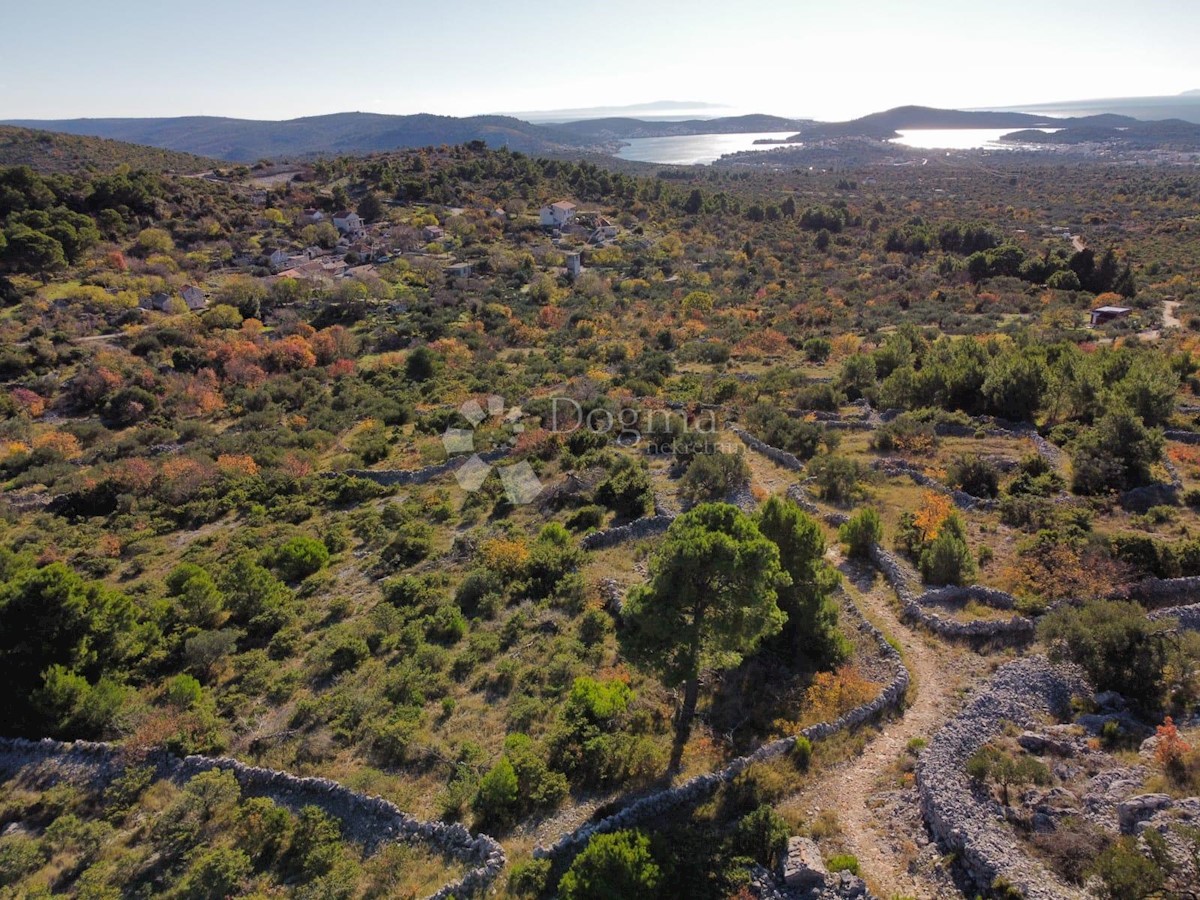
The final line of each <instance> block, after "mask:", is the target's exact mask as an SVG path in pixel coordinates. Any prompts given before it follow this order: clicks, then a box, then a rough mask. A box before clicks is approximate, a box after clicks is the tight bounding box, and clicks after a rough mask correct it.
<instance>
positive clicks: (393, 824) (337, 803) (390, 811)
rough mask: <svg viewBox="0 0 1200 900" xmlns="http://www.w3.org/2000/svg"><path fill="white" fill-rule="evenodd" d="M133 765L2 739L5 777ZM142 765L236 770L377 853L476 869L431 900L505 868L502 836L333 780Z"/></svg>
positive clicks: (481, 882) (150, 761)
mask: <svg viewBox="0 0 1200 900" xmlns="http://www.w3.org/2000/svg"><path fill="white" fill-rule="evenodd" d="M130 763H131V760H130V758H129V757H128V756H127V755H126V754H125V753H124V751H123V750H122V748H120V747H118V746H116V745H114V744H105V743H93V742H89V741H76V742H74V743H62V742H60V741H55V740H51V739H49V738H44V739H43V740H40V741H30V740H25V739H23V738H0V776H3V777H5V778H9V777H12V776H13V775H14V774H16V773H17V772H20V771H22V770H30V769H32V770H34V771H36V772H38V773H39V774H41V775H43V776H46V777H48V778H51V779H54V780H67V781H73V782H76V783H86V784H89V785H92V786H97V787H102V786H103V785H105V784H107V783H108V782H109V781H111V780H112V779H114V778H116V777H117V776H118V775H120V774H121V773H122V772H123V771H124V770H125V768H126V767H127V766H128V765H130ZM136 764H138V765H148V766H151V767H152V768H153V769H154V770H155V773H156V775H157V777H159V778H168V779H170V780H172V781H176V782H184V781H187V780H188V779H190V778H192V777H193V776H195V775H198V774H200V773H201V772H207V771H211V770H213V769H221V770H224V771H228V772H231V773H232V774H233V776H234V778H236V779H237V781H238V784H239V785H241V788H242V791H243V793H245V794H247V795H249V796H252V797H269V798H270V799H272V800H274V801H275V802H276V803H279V804H280V805H282V806H286V807H288V808H290V809H299V808H301V807H304V806H310V805H311V806H317V807H320V808H321V809H323V810H325V812H327V813H329V814H330V815H331V816H334V817H335V818H337V819H339V820H340V821H341V823H342V834H343V836H344V837H346V838H347V839H348V840H352V841H355V842H357V843H360V844H362V845H364V846H365V847H367V848H368V849H369V850H371V849H374V848H377V847H379V846H380V845H382V844H385V843H390V842H393V841H403V842H410V843H421V844H425V845H427V846H429V847H430V848H432V849H434V850H435V851H437V852H439V853H443V854H445V855H447V856H449V857H451V858H453V859H456V860H458V861H460V862H464V863H467V864H469V865H472V866H473V868H471V869H470V870H469V871H468V872H467V873H466V874H465V875H463V876H462V878H460V879H458V880H457V881H455V882H452V883H451V884H447V885H446V886H444V887H443V888H441V889H440V890H439V891H437V892H436V893H434V894H433V895H431V897H430V900H448V898H450V897H465V896H470V895H474V894H478V893H481V892H482V891H483V890H484V889H485V888H486V887H487V886H488V885H489V884H491V883H492V882H493V881H494V880H495V878H496V876H497V875H498V874H499V873H500V871H501V869H503V868H504V864H505V857H504V850H503V848H502V847H501V846H500V843H499V842H498V841H496V840H495V839H493V838H491V837H489V836H487V835H485V834H480V835H472V834H471V833H470V832H469V831H467V829H466V828H464V827H463V826H462V825H459V824H457V823H455V824H448V823H445V822H422V821H420V820H418V819H415V818H413V817H412V816H410V815H409V814H408V813H406V812H404V811H403V810H401V809H400V808H399V807H398V806H396V805H395V804H394V803H392V802H391V801H389V800H384V799H383V798H381V797H371V796H368V795H366V794H360V793H358V792H357V791H352V790H350V789H349V788H347V787H343V786H342V785H340V784H338V783H337V782H336V781H330V780H329V779H327V778H301V777H299V776H296V775H291V774H289V773H287V772H279V771H276V770H274V769H264V768H260V767H258V766H248V765H246V764H245V763H242V762H239V761H237V760H236V759H230V758H228V757H210V756H186V757H183V758H182V759H181V758H179V757H175V756H171V755H170V754H167V753H165V752H162V751H151V752H149V753H148V754H146V755H145V756H144V757H139V758H138V759H137V760H136Z"/></svg>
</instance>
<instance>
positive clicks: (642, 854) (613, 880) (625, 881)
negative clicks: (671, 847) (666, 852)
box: [558, 831, 662, 900]
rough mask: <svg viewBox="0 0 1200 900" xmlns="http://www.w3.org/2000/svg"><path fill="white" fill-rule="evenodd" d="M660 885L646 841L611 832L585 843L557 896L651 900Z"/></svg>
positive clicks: (631, 834)
mask: <svg viewBox="0 0 1200 900" xmlns="http://www.w3.org/2000/svg"><path fill="white" fill-rule="evenodd" d="M661 883H662V872H661V870H660V869H659V867H658V865H657V864H656V863H655V862H654V859H653V857H652V856H651V855H650V841H649V839H647V838H646V836H645V835H643V834H641V833H640V832H636V831H615V832H612V833H611V834H598V835H596V836H595V837H593V838H592V839H591V840H590V841H588V845H587V846H586V847H585V848H584V849H583V852H582V853H580V854H579V855H578V856H577V857H575V860H574V861H573V862H572V863H571V867H570V868H569V869H567V872H566V874H565V875H563V877H562V880H561V881H560V882H559V884H558V894H559V897H561V898H562V900H616V898H618V897H620V898H625V897H629V898H633V897H636V898H638V900H653V898H655V897H657V896H659V888H660V885H661Z"/></svg>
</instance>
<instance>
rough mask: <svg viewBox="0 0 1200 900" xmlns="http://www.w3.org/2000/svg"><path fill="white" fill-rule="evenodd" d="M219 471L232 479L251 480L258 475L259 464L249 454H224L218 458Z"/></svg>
mask: <svg viewBox="0 0 1200 900" xmlns="http://www.w3.org/2000/svg"><path fill="white" fill-rule="evenodd" d="M217 469H218V470H220V472H221V474H222V475H227V476H229V477H231V478H250V477H252V476H254V475H257V474H258V463H256V462H255V461H254V457H253V456H249V455H248V454H242V453H222V454H221V455H220V456H218V457H217Z"/></svg>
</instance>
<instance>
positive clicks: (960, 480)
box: [946, 454, 1000, 497]
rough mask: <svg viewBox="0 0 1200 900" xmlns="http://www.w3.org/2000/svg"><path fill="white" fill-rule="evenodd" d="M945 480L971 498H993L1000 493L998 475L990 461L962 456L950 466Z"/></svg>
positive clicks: (978, 457) (977, 457)
mask: <svg viewBox="0 0 1200 900" xmlns="http://www.w3.org/2000/svg"><path fill="white" fill-rule="evenodd" d="M946 480H947V482H948V483H949V484H950V486H951V487H953V488H958V489H959V490H961V491H966V492H967V493H968V494H970V495H971V496H973V497H995V496H996V495H997V494H998V493H999V492H1000V473H999V471H998V470H997V469H996V466H995V464H994V463H992V462H991V460H988V459H984V458H983V457H980V456H967V455H965V454H964V455H962V456H959V457H957V458H956V459H955V460H954V462H952V463H951V464H950V468H949V470H948V471H947V473H946Z"/></svg>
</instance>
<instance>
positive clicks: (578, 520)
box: [567, 503, 646, 532]
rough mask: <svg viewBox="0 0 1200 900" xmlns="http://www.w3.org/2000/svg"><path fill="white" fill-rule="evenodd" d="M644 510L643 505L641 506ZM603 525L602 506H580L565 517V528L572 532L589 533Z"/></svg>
mask: <svg viewBox="0 0 1200 900" xmlns="http://www.w3.org/2000/svg"><path fill="white" fill-rule="evenodd" d="M641 508H642V509H645V508H646V507H645V503H643V504H642V506H641ZM603 524H604V507H603V506H594V505H593V506H581V507H580V508H579V509H577V510H575V512H573V513H571V515H570V516H568V517H567V527H568V528H570V529H571V530H572V531H574V532H584V531H591V530H593V529H595V528H599V527H600V526H601V525H603Z"/></svg>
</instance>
